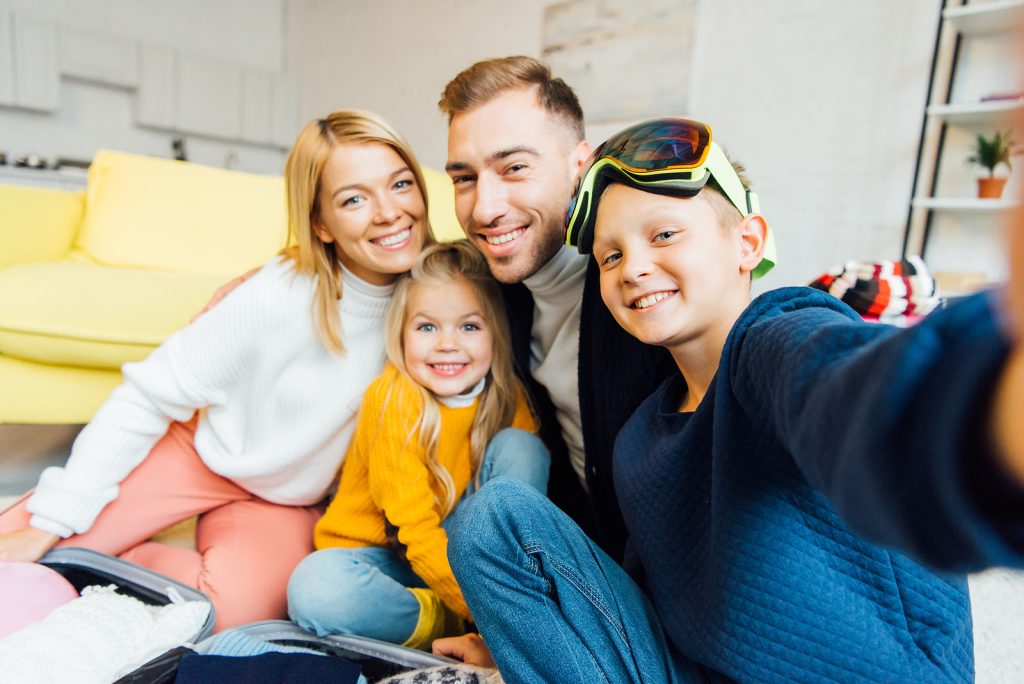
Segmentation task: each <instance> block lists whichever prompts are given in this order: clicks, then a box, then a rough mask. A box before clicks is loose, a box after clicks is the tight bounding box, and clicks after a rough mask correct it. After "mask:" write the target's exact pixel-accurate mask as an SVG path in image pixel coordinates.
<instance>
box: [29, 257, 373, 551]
mask: <svg viewBox="0 0 1024 684" xmlns="http://www.w3.org/2000/svg"><path fill="white" fill-rule="evenodd" d="M392 290H393V286H385V287H379V286H373V285H369V284H367V283H365V282H363V281H361V280H359V279H357V278H356V277H355V276H354V275H352V274H351V273H349V272H347V271H345V272H344V273H343V275H342V298H341V301H340V302H339V309H340V312H341V325H342V330H343V337H342V339H343V342H344V345H345V349H346V353H345V355H344V356H339V355H337V354H335V353H333V352H331V351H329V350H328V349H327V348H326V347H324V346H323V344H321V342H320V341H319V339H318V338H317V336H316V333H315V331H314V328H313V317H312V314H311V309H310V302H311V300H312V295H313V291H314V281H313V279H311V278H309V277H308V276H304V275H297V274H295V272H294V271H293V270H292V269H291V261H289V260H287V259H282V258H280V257H278V258H275V259H274V260H273V261H271V262H270V263H268V264H267V265H266V266H264V267H263V268H262V269H261V270H260V271H259V272H257V273H256V274H254V275H253V276H252V277H251V278H250V279H249V280H247V281H245V282H244V283H242V284H241V285H240V286H239V287H238V288H237V289H235V290H234V291H233V292H231V293H230V294H229V295H228V296H227V297H226V298H225V299H224V300H223V301H221V302H220V303H219V304H217V306H215V307H214V308H213V309H211V310H210V311H208V312H207V313H205V314H203V315H202V316H200V317H199V318H198V319H196V321H195V322H194V323H192V324H191V325H189V326H188V327H186V328H184V329H183V330H180V331H178V332H177V333H175V334H174V335H172V336H171V337H169V338H168V339H167V341H166V342H164V343H163V344H162V345H160V347H158V348H157V349H156V350H155V351H153V353H152V354H150V355H149V357H148V358H146V359H145V360H144V361H141V362H139V363H129V364H125V366H124V368H123V369H122V370H123V373H124V383H123V384H122V385H121V386H120V387H118V388H117V389H116V390H114V392H113V393H112V394H111V395H110V398H109V399H107V401H106V403H105V404H103V406H102V407H101V408H100V410H99V412H98V413H97V414H96V416H95V417H94V418H93V420H92V422H90V423H89V424H88V425H87V426H86V427H85V429H83V430H82V432H81V434H80V435H79V436H78V439H76V440H75V443H74V446H73V447H72V450H71V457H70V459H69V460H68V463H67V465H66V466H65V467H64V468H47V469H46V470H45V471H44V472H43V475H42V477H41V478H40V481H39V485H38V487H37V488H36V491H35V493H34V494H33V496H32V498H31V499H30V500H29V502H28V510H29V511H30V512H31V513H33V516H32V519H31V523H30V524H31V525H32V526H33V527H36V528H39V529H42V530H46V531H49V532H52V533H54V534H58V535H60V536H62V537H68V536H70V535H71V534H72V533H82V532H85V531H86V530H88V529H89V528H90V527H92V524H93V522H94V521H95V520H96V516H97V515H99V513H100V511H101V510H102V509H103V507H104V506H106V505H107V504H108V503H110V502H111V501H113V500H114V499H115V498H117V493H118V484H119V483H120V482H121V481H122V480H123V479H124V478H125V477H126V476H127V475H128V474H129V473H130V472H131V471H132V470H133V469H134V468H135V467H136V466H137V465H139V463H141V462H142V461H143V459H145V458H146V455H147V454H148V453H149V452H150V450H151V449H152V448H153V446H154V445H155V444H156V442H157V441H158V440H159V439H160V438H161V437H163V435H164V433H166V432H167V428H168V426H169V425H170V422H171V421H172V420H179V421H185V420H188V419H189V418H191V416H192V415H193V413H194V412H195V411H196V410H201V413H200V418H199V424H198V427H197V429H196V437H195V445H196V450H197V451H198V453H199V456H200V457H201V458H202V459H203V462H204V463H205V464H206V465H207V466H209V468H210V470H212V471H213V472H215V473H217V474H218V475H221V476H223V477H226V478H228V479H230V480H232V481H234V482H236V483H237V484H238V485H240V486H241V487H244V488H245V489H247V490H249V491H251V492H252V493H254V494H256V495H257V496H259V497H261V498H264V499H266V500H268V501H272V502H274V503H280V504H286V505H308V504H312V503H315V502H317V501H319V500H320V499H322V498H323V496H324V495H325V493H326V491H327V488H328V487H329V486H330V484H331V481H332V480H333V478H334V475H335V473H336V471H337V469H338V466H339V465H340V464H341V460H342V458H343V456H344V454H345V451H346V450H347V448H348V444H349V441H350V439H351V437H352V431H353V429H354V427H355V419H356V413H357V412H358V409H359V402H360V400H361V399H362V396H363V392H364V390H365V389H366V387H367V386H368V385H369V384H370V382H371V381H372V380H373V379H374V378H375V377H376V376H377V375H379V374H380V372H381V370H382V369H383V367H384V312H385V309H386V308H387V304H388V300H389V299H390V297H391V292H392Z"/></svg>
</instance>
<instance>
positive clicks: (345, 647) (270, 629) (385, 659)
mask: <svg viewBox="0 0 1024 684" xmlns="http://www.w3.org/2000/svg"><path fill="white" fill-rule="evenodd" d="M233 631H237V632H242V633H244V634H245V635H246V636H249V637H252V638H254V639H258V640H260V641H265V642H268V643H272V644H281V645H285V646H301V647H304V648H310V649H313V650H316V651H320V652H321V653H326V654H327V655H329V656H335V657H341V658H345V659H346V660H349V661H352V662H354V663H357V664H358V665H359V666H360V667H361V668H362V670H363V676H364V677H366V679H367V680H368V681H371V682H374V681H377V680H379V679H383V678H385V677H390V676H392V675H396V674H400V673H402V672H407V671H409V670H415V669H419V668H423V667H434V666H437V665H444V664H447V663H453V662H455V661H453V660H451V659H449V658H444V657H442V656H435V655H431V654H430V653H424V652H423V651H417V650H414V649H411V648H406V647H404V646H398V645H396V644H390V643H387V642H384V641H378V640H376V639H368V638H366V637H359V636H345V635H333V636H326V637H318V636H316V635H314V634H310V633H309V632H306V631H303V630H302V629H300V628H299V627H298V626H297V625H295V624H294V623H292V622H288V621H287V620H267V621H264V622H254V623H252V624H249V625H243V626H241V627H236V628H235V629H234V630H233ZM211 641H212V639H206V640H204V641H202V642H200V643H199V644H197V645H196V646H195V648H194V649H191V650H192V651H195V652H196V653H199V654H201V655H204V654H207V653H208V652H209V644H210V642H211ZM189 652H191V651H190V650H189V649H185V648H181V649H175V650H174V651H169V652H167V653H165V654H164V655H163V656H160V657H159V658H155V659H153V660H151V661H150V662H148V663H146V664H145V665H143V666H142V667H140V668H139V669H138V670H136V671H135V672H132V673H131V674H129V675H127V676H125V677H123V678H122V679H120V680H118V684H122V683H125V684H127V683H128V682H132V683H142V682H145V683H146V684H165V683H169V682H173V681H174V678H175V674H176V672H177V669H178V664H179V661H180V660H181V658H182V657H183V656H185V655H187V654H188V653H189Z"/></svg>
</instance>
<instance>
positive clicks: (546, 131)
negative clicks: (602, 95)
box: [446, 89, 590, 283]
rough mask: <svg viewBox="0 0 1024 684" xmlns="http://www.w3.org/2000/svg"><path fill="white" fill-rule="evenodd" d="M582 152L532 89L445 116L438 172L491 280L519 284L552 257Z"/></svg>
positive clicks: (584, 154) (583, 145)
mask: <svg viewBox="0 0 1024 684" xmlns="http://www.w3.org/2000/svg"><path fill="white" fill-rule="evenodd" d="M589 149H590V148H589V147H588V146H587V144H586V143H585V142H581V143H576V142H573V140H572V134H571V133H570V131H569V129H568V126H567V125H566V124H564V123H563V122H561V121H559V120H558V119H557V117H554V116H552V115H551V114H550V113H549V112H548V111H546V110H545V109H544V108H543V107H541V105H540V103H539V102H538V101H537V95H536V93H535V92H534V90H533V89H519V90H509V91H507V92H504V93H501V94H499V95H498V96H497V97H495V98H494V99H492V100H490V101H489V102H486V103H484V104H482V105H480V106H479V107H476V108H475V109H471V110H469V111H467V112H463V113H461V114H457V115H455V117H453V118H452V121H451V125H450V126H449V127H448V164H447V166H446V168H447V170H448V175H449V176H451V179H452V182H453V183H454V185H455V212H456V214H457V215H458V217H459V223H461V224H462V229H463V230H464V231H465V232H466V237H468V238H469V241H470V242H471V243H472V244H473V245H474V246H475V247H476V248H477V249H479V250H480V251H481V252H483V255H484V256H485V257H486V258H487V263H488V265H489V266H490V268H491V273H492V274H494V277H495V278H496V279H497V280H499V281H500V282H503V283H518V282H522V281H523V280H524V279H525V278H528V277H530V276H531V275H533V274H534V273H536V272H537V270H538V269H539V268H540V267H541V266H543V265H544V264H546V263H547V262H548V261H549V260H550V259H551V257H552V256H554V255H555V253H556V252H557V251H558V249H559V247H560V246H561V245H562V241H563V233H564V227H563V222H564V220H565V207H566V205H567V204H568V200H569V195H570V192H571V184H572V181H573V179H574V176H575V173H576V170H577V169H578V167H579V165H580V163H581V162H582V161H583V160H584V159H586V157H587V155H588V154H589Z"/></svg>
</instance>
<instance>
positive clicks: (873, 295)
mask: <svg viewBox="0 0 1024 684" xmlns="http://www.w3.org/2000/svg"><path fill="white" fill-rule="evenodd" d="M810 286H811V287H813V288H815V289H818V290H822V291H824V292H828V293H829V294H831V295H832V296H834V297H836V298H837V299H839V300H841V301H843V302H844V303H846V304H848V305H849V306H850V307H851V308H852V309H853V310H854V311H856V312H857V313H859V314H860V315H861V317H862V318H864V319H865V320H867V321H874V322H881V323H890V324H894V325H907V324H909V323H913V322H915V321H917V320H920V319H921V318H922V317H924V316H926V315H928V314H929V313H931V312H932V311H933V310H934V309H935V308H936V307H937V306H938V305H939V303H940V301H941V300H940V298H939V296H938V293H937V291H936V287H935V280H934V279H933V278H932V276H931V274H930V273H928V268H927V267H926V266H925V265H924V262H923V261H922V260H921V258H920V257H916V256H914V257H909V258H908V259H903V260H900V261H879V262H866V261H847V262H846V263H845V264H843V265H842V266H837V267H836V268H833V269H830V270H829V271H828V272H826V273H823V274H821V275H820V276H818V277H817V278H816V279H815V280H814V281H813V282H812V283H810Z"/></svg>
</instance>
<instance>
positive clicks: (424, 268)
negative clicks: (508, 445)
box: [385, 240, 526, 519]
mask: <svg viewBox="0 0 1024 684" xmlns="http://www.w3.org/2000/svg"><path fill="white" fill-rule="evenodd" d="M460 280H461V281H462V282H464V283H466V284H467V285H469V287H470V289H471V290H472V291H473V294H474V295H475V296H476V298H477V301H478V302H479V304H480V309H481V312H482V313H483V317H484V323H485V325H487V326H489V327H490V329H491V335H492V337H493V348H492V355H491V368H490V370H489V371H488V373H487V382H486V385H485V386H484V390H483V393H482V394H481V395H480V400H479V404H478V407H477V411H476V415H475V416H474V417H473V427H472V428H471V430H470V453H471V455H472V471H471V472H472V473H473V477H474V478H475V479H476V481H477V484H478V485H479V480H478V478H479V474H480V464H481V463H482V462H483V457H484V452H485V451H486V449H487V444H488V442H490V441H491V438H492V437H494V435H495V434H496V433H497V432H498V431H499V430H501V429H503V428H506V427H509V426H510V425H511V424H512V420H513V418H514V417H515V414H516V406H517V404H518V401H519V398H520V396H521V397H523V398H525V397H526V393H525V391H524V390H523V387H522V385H521V384H520V382H519V379H518V378H517V377H516V375H515V371H514V370H513V366H512V347H511V342H510V341H509V328H508V319H507V317H506V315H505V306H504V302H503V300H502V297H501V291H500V290H499V288H498V283H497V281H495V280H494V278H493V277H492V276H491V272H490V270H489V269H488V268H487V262H486V261H485V260H484V257H483V255H482V254H480V252H479V251H478V250H477V249H476V248H474V247H472V246H471V245H470V244H469V243H468V242H466V241H465V240H460V241H458V242H452V243H446V244H434V245H431V246H430V247H427V248H426V249H425V250H423V253H422V254H420V257H419V259H417V260H416V263H415V264H413V267H412V270H411V271H410V272H409V274H408V275H406V276H403V277H402V278H401V279H400V280H399V282H398V284H397V285H396V286H395V294H394V296H393V297H392V299H391V303H390V305H389V308H388V315H387V332H386V342H385V349H386V351H387V355H388V360H389V361H390V362H391V363H392V364H393V365H394V366H395V368H397V369H398V372H399V373H400V374H401V375H402V376H404V377H405V378H406V379H408V380H409V382H410V383H412V384H413V385H415V386H416V388H417V389H418V390H419V399H421V401H422V404H421V405H422V410H421V411H420V417H419V420H417V421H416V424H415V425H414V426H413V429H412V432H411V433H410V435H409V438H410V439H413V438H414V435H415V434H418V435H419V442H420V446H421V448H422V449H423V451H424V453H425V459H426V465H427V468H428V469H429V470H430V473H431V474H432V475H433V476H434V487H433V489H434V497H435V501H436V503H437V506H438V508H439V509H440V513H441V518H442V519H443V518H444V517H445V516H446V515H448V513H450V512H451V510H452V509H453V508H454V507H455V483H454V481H453V480H452V476H451V474H450V473H449V472H448V470H447V469H446V468H445V467H444V466H443V465H442V464H441V463H440V462H439V461H438V459H437V442H438V436H439V435H440V433H441V414H440V409H439V407H438V400H437V398H436V397H435V396H434V395H433V394H432V393H431V392H430V390H428V389H426V388H425V387H422V386H420V385H419V384H417V383H416V382H415V381H414V380H413V379H412V378H411V377H410V375H409V371H408V368H407V367H406V365H405V338H404V332H405V326H406V323H407V320H408V302H409V295H410V292H411V291H412V289H413V288H414V287H419V286H425V287H430V286H437V285H443V284H447V283H452V282H456V281H460ZM396 398H397V397H396ZM391 399H392V395H391V392H390V391H389V392H388V399H387V400H388V401H390V400H391Z"/></svg>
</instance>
